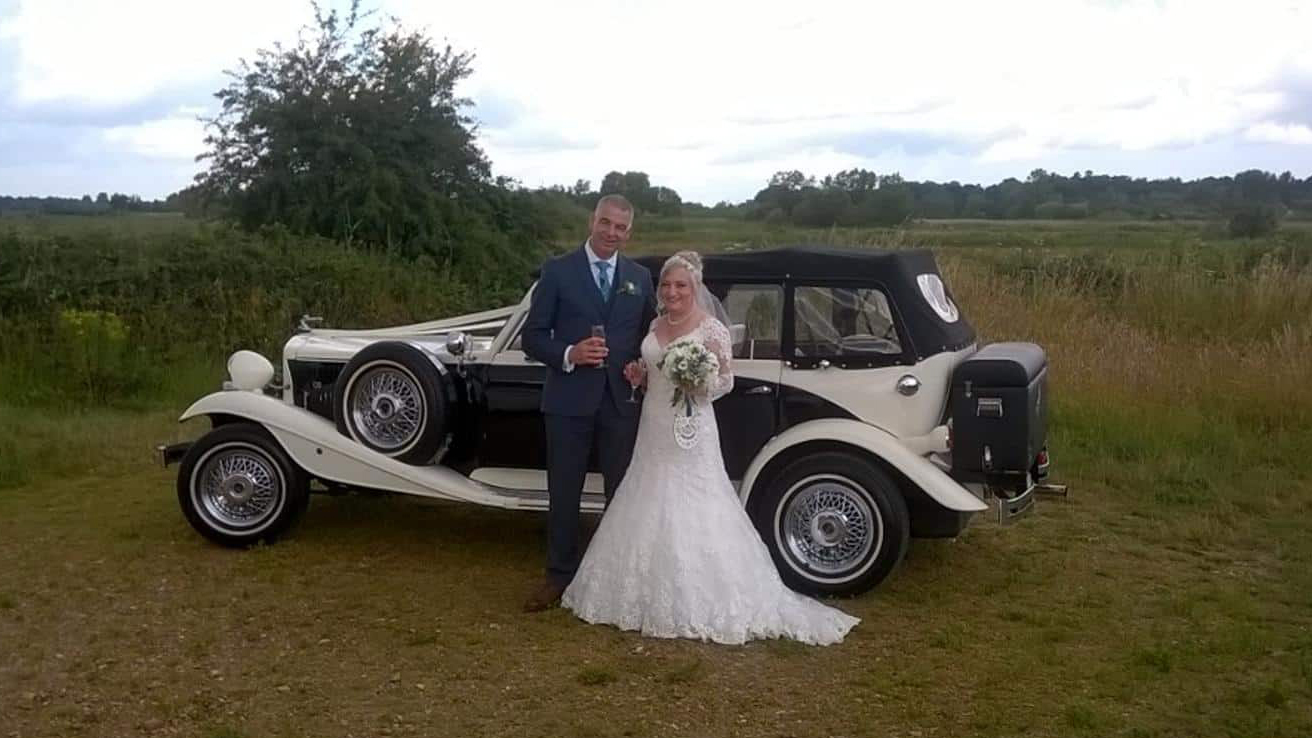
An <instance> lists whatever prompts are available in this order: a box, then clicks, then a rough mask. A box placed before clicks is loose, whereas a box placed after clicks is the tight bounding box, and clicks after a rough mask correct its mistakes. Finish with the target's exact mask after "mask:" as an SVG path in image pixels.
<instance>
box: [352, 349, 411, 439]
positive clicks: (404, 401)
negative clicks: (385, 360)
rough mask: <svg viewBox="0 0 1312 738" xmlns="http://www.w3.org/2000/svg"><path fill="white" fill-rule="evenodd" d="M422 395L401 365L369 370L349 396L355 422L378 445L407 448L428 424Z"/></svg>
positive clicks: (357, 382)
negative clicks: (426, 423)
mask: <svg viewBox="0 0 1312 738" xmlns="http://www.w3.org/2000/svg"><path fill="white" fill-rule="evenodd" d="M422 396H423V394H422V392H421V391H420V389H419V384H418V382H417V381H415V378H414V377H413V376H412V375H411V374H410V373H409V372H407V371H405V370H403V369H402V368H400V367H398V366H395V365H392V364H383V365H380V366H377V367H375V368H372V369H367V370H365V371H363V372H361V373H360V375H359V376H358V377H357V378H356V379H355V380H354V382H353V387H352V390H351V393H350V397H349V398H348V402H349V407H350V409H351V419H352V420H353V421H354V422H353V423H352V425H353V426H354V428H355V430H356V432H357V433H359V434H360V435H361V437H362V440H363V441H365V442H366V443H368V444H369V445H371V446H373V447H375V448H378V449H382V450H384V451H395V450H398V449H401V448H404V447H405V446H408V445H410V444H411V443H413V442H414V440H415V438H416V437H418V435H419V433H420V431H422V429H423V427H424V403H423V401H422V399H421V398H422Z"/></svg>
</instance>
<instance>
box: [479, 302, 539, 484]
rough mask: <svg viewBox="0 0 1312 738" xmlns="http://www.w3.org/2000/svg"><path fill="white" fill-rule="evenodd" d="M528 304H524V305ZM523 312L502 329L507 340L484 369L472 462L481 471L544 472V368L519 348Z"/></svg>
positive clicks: (524, 313) (524, 314)
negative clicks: (478, 433) (478, 434)
mask: <svg viewBox="0 0 1312 738" xmlns="http://www.w3.org/2000/svg"><path fill="white" fill-rule="evenodd" d="M525 302H527V298H526V300H525ZM525 316H526V312H521V313H518V314H516V316H515V318H514V319H513V320H512V322H511V323H510V324H508V325H507V331H508V335H507V337H506V340H505V341H504V343H503V344H502V348H501V350H500V351H498V352H497V353H496V355H495V356H493V357H492V361H491V362H490V363H489V364H488V366H487V371H486V374H485V380H484V388H483V407H484V412H483V417H482V418H481V419H480V420H481V435H482V437H481V439H480V440H479V443H478V449H477V456H478V465H479V466H480V467H503V468H511V469H546V468H547V434H546V426H545V425H544V424H543V421H542V389H543V387H544V386H545V385H546V382H547V367H546V365H545V364H543V363H542V362H539V361H537V360H535V359H531V358H529V357H528V355H526V354H525V353H524V349H523V347H522V346H521V345H520V330H521V329H522V328H523V319H524V317H525Z"/></svg>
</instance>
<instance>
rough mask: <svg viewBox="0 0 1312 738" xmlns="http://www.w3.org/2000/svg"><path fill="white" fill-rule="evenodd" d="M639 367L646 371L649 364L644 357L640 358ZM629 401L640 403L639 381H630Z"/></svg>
mask: <svg viewBox="0 0 1312 738" xmlns="http://www.w3.org/2000/svg"><path fill="white" fill-rule="evenodd" d="M638 367H639V368H641V369H642V370H643V371H646V369H647V365H646V364H644V363H643V362H642V359H638ZM629 402H632V403H633V404H635V405H636V404H638V385H637V383H634V382H629Z"/></svg>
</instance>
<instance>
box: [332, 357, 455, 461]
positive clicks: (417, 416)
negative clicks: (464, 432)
mask: <svg viewBox="0 0 1312 738" xmlns="http://www.w3.org/2000/svg"><path fill="white" fill-rule="evenodd" d="M441 382H442V376H441V374H440V373H439V370H438V369H437V368H436V367H435V366H434V365H433V363H432V362H431V361H430V360H429V359H428V357H426V356H425V355H424V354H423V352H421V351H420V350H419V349H417V348H415V347H414V346H411V345H410V344H407V343H401V342H399V341H384V342H380V343H374V344H370V345H369V346H366V347H365V348H363V349H361V350H360V352H359V353H357V354H356V355H355V356H354V357H352V358H351V360H350V361H349V362H347V364H346V366H345V367H344V368H343V369H342V372H341V374H339V375H338V377H337V384H336V386H335V387H334V389H333V419H334V420H335V421H336V423H337V430H338V431H339V432H341V434H342V435H344V436H347V437H349V438H351V439H352V440H354V441H356V442H357V443H360V444H363V445H365V446H368V447H369V448H371V449H373V450H374V451H377V452H378V453H381V454H384V455H386V456H391V457H392V458H394V459H397V460H398V461H403V462H405V463H407V464H427V463H428V462H429V461H431V460H432V459H433V456H434V455H435V454H436V453H437V451H438V449H439V448H441V446H442V441H443V439H444V434H445V431H446V428H445V413H446V396H445V394H444V393H443V392H442V385H441Z"/></svg>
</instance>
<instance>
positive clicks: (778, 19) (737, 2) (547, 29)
mask: <svg viewBox="0 0 1312 738" xmlns="http://www.w3.org/2000/svg"><path fill="white" fill-rule="evenodd" d="M337 4H339V5H341V4H344V0H342V1H341V2H338V3H337ZM387 14H393V15H396V16H399V17H400V18H401V20H402V22H403V24H405V25H406V26H408V27H412V28H415V27H418V28H419V29H421V30H424V31H426V32H427V33H428V34H429V35H430V36H431V37H433V38H434V39H435V40H438V41H439V42H440V41H443V40H445V41H449V42H450V43H451V44H452V45H453V47H454V48H456V49H457V50H461V51H470V52H473V53H474V54H475V55H476V58H475V60H474V62H473V69H474V74H473V76H472V77H471V78H470V79H469V80H467V81H466V82H465V83H464V87H463V89H462V93H463V94H465V95H469V96H472V97H474V98H475V99H479V98H482V99H487V100H489V101H493V106H491V107H489V109H488V110H487V111H486V112H487V115H488V121H487V124H485V126H484V127H483V128H482V129H481V133H480V141H481V142H482V144H483V145H484V146H485V148H486V150H487V151H488V153H489V156H490V158H491V159H492V161H493V166H494V170H495V171H496V172H497V173H498V174H507V175H510V176H513V177H516V178H518V179H520V180H521V181H523V182H524V183H525V184H528V185H530V186H533V185H538V184H562V183H563V184H567V183H572V182H573V181H574V180H575V179H579V178H583V179H590V180H592V181H593V183H594V184H596V183H597V181H598V180H599V179H600V178H601V177H602V176H603V175H604V174H605V173H606V172H607V171H609V170H612V169H619V170H629V169H641V170H643V171H647V172H648V173H649V174H651V175H652V179H653V181H655V182H657V183H660V184H665V185H668V186H671V187H674V188H675V189H677V190H679V192H680V193H681V194H683V195H684V196H685V197H686V198H691V199H699V200H706V201H715V200H718V199H721V198H728V199H742V198H744V197H750V196H751V194H753V193H754V192H755V190H756V189H759V187H760V186H762V185H763V184H764V182H765V180H766V179H768V177H769V175H770V174H771V173H772V172H773V171H775V170H776V169H779V168H797V169H802V170H803V171H807V172H809V173H813V174H817V175H823V174H826V173H829V172H832V171H835V170H838V169H843V168H849V167H853V166H865V167H867V168H873V169H877V170H878V171H889V170H892V169H899V170H901V171H902V172H903V173H904V174H905V175H906V176H908V177H910V178H921V177H929V176H935V177H939V178H944V179H949V178H955V179H962V180H965V181H978V179H979V177H982V176H984V175H985V174H987V175H988V176H993V175H994V174H996V173H997V172H998V171H1000V169H999V168H1000V167H1006V166H1008V165H1009V164H1011V165H1014V166H1015V168H1016V172H1015V174H1017V175H1018V176H1023V174H1024V172H1026V171H1028V170H1029V169H1030V168H1032V167H1035V166H1048V164H1047V162H1049V161H1068V160H1070V159H1071V158H1072V156H1073V154H1072V152H1075V153H1074V156H1075V157H1076V158H1082V157H1084V154H1081V153H1080V152H1091V153H1089V154H1088V157H1087V158H1086V159H1085V160H1086V161H1091V162H1096V161H1098V157H1097V152H1105V153H1106V154H1107V156H1108V158H1110V159H1111V160H1116V161H1121V160H1123V159H1121V158H1116V157H1113V155H1119V154H1122V153H1125V152H1130V153H1132V154H1134V155H1135V156H1141V157H1143V158H1142V160H1143V161H1152V160H1154V157H1159V158H1158V159H1156V160H1158V161H1161V162H1162V166H1163V167H1166V166H1169V164H1168V162H1176V161H1178V159H1175V158H1171V157H1170V156H1168V155H1167V152H1171V151H1177V150H1180V149H1182V148H1197V147H1206V146H1209V145H1211V144H1212V143H1214V142H1217V141H1223V140H1231V141H1234V142H1235V143H1243V142H1249V144H1250V145H1256V144H1258V143H1261V144H1272V145H1294V144H1305V143H1307V141H1306V137H1307V136H1308V135H1309V129H1308V127H1307V125H1305V124H1304V122H1302V121H1300V120H1299V119H1297V118H1295V119H1293V120H1292V121H1291V122H1287V123H1274V122H1272V121H1290V115H1288V114H1286V113H1287V111H1289V110H1290V109H1291V108H1293V107H1295V106H1299V105H1302V107H1303V108H1304V109H1305V110H1306V109H1307V107H1308V101H1307V100H1306V99H1302V100H1300V99H1298V93H1296V92H1291V90H1293V89H1295V88H1296V87H1295V86H1296V85H1302V86H1303V89H1305V90H1306V89H1308V87H1309V82H1312V45H1309V44H1307V43H1306V42H1305V36H1306V29H1308V28H1312V11H1310V10H1309V9H1306V8H1304V7H1303V6H1302V5H1301V4H1299V3H1294V2H1289V1H1288V0H1250V2H1246V3H1244V4H1242V5H1240V4H1237V3H1200V2H1194V1H1192V0H1160V1H1150V0H1128V1H1126V2H1102V3H1099V2H1084V1H1081V0H1064V1H1059V0H1050V1H1044V0H1018V1H1016V2H1008V3H979V2H969V1H964V0H963V1H962V2H948V1H947V0H941V1H939V2H921V3H904V2H867V1H865V0H851V1H846V2H844V1H842V0H809V1H808V2H806V3H798V2H796V0H753V1H750V2H747V1H743V0H732V1H727V2H707V1H706V0H695V1H694V0H668V1H666V2H656V0H646V1H640V2H626V3H613V2H609V1H604V0H583V1H581V2H572V3H569V2H567V3H542V2H538V1H527V0H526V1H524V2H508V1H506V0H500V1H498V0H486V1H485V2H483V3H471V2H450V1H438V2H434V0H383V8H382V12H381V13H380V15H387ZM70 19H72V20H70ZM308 19H309V9H308V4H307V3H303V2H301V1H300V0H284V1H275V2H269V0H262V1H257V0H229V2H227V3H224V4H222V5H219V6H215V5H212V4H204V3H183V2H168V1H166V0H137V1H135V2H132V1H125V2H120V3H112V2H85V3H75V2H70V1H69V0H43V1H42V2H23V3H21V4H20V5H19V9H18V11H17V12H16V13H14V14H13V16H12V17H10V18H5V19H0V44H11V45H13V47H14V50H15V51H16V53H17V57H16V58H17V67H16V69H15V70H14V72H15V73H16V77H17V87H16V88H15V95H16V99H17V100H18V102H19V104H20V105H21V104H40V103H49V102H51V101H55V102H69V103H79V104H93V105H115V104H122V103H123V102H124V101H131V100H140V99H143V98H146V97H148V96H150V95H152V94H158V93H159V92H160V91H161V90H170V89H180V88H183V87H185V86H186V85H188V84H193V85H194V84H196V83H198V82H200V83H203V82H207V81H210V80H214V79H217V75H218V73H219V71H220V70H222V69H223V68H225V67H228V68H230V67H232V66H234V64H235V62H236V60H237V58H238V57H241V56H243V55H247V56H248V55H250V54H251V53H252V52H253V50H254V49H256V48H259V47H267V46H269V44H270V43H271V42H272V41H273V40H275V39H284V40H287V39H291V38H293V37H294V33H295V31H296V29H297V28H298V27H299V26H300V25H301V24H302V23H304V22H305V21H307V20H308ZM210 89H213V88H210ZM1304 94H1306V93H1304ZM211 103H212V101H211V100H210V99H209V98H208V96H202V98H201V99H185V100H183V99H179V100H177V101H176V106H175V109H176V110H177V111H178V112H176V113H175V114H173V115H171V116H169V117H167V118H165V119H162V120H156V121H148V122H143V123H140V124H137V125H135V126H129V127H123V128H117V129H111V130H110V131H107V132H105V133H104V134H103V136H104V139H105V140H106V141H107V142H108V143H110V144H112V145H114V146H120V147H123V148H124V149H126V150H130V151H134V152H140V153H141V154H142V155H147V156H156V157H173V156H176V157H178V158H179V159H181V158H182V157H184V156H185V157H187V158H190V157H191V156H193V155H194V153H195V149H196V147H197V146H199V141H200V135H201V134H200V132H199V127H198V126H196V125H194V124H193V123H190V122H187V121H186V120H184V118H189V117H191V116H194V115H195V114H196V111H197V110H198V109H203V108H204V107H206V106H208V105H210V104H211ZM180 106H187V108H186V109H185V110H184V109H182V108H181V107H180ZM472 112H473V113H474V115H475V117H478V115H479V111H478V110H474V111H472ZM913 139H920V140H923V141H926V142H928V143H926V144H925V145H924V147H923V148H924V150H919V151H917V150H913V149H909V148H907V147H904V146H903V145H902V144H903V143H905V142H907V141H910V140H913ZM840 140H841V143H840ZM935 141H941V142H949V143H951V144H952V146H951V147H950V148H951V151H950V152H947V153H945V152H943V151H939V150H937V149H935V148H934V145H933V142H935ZM189 142H195V143H194V144H193V143H189ZM1295 152H1296V153H1294V154H1293V155H1292V157H1291V158H1292V161H1291V165H1292V166H1298V167H1304V168H1312V155H1309V153H1308V150H1307V149H1306V148H1304V147H1299V148H1298V149H1296V150H1295ZM1299 157H1302V158H1301V159H1300V158H1299ZM1136 161H1138V160H1136ZM1095 167H1096V164H1095ZM1174 173H1176V172H1173V171H1161V172H1160V174H1161V175H1162V176H1166V175H1170V174H1174ZM1218 173H1223V172H1218Z"/></svg>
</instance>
